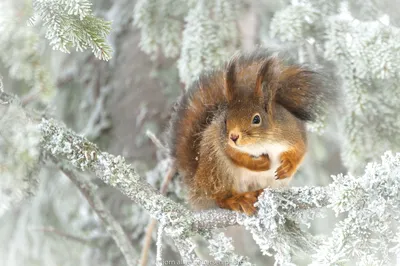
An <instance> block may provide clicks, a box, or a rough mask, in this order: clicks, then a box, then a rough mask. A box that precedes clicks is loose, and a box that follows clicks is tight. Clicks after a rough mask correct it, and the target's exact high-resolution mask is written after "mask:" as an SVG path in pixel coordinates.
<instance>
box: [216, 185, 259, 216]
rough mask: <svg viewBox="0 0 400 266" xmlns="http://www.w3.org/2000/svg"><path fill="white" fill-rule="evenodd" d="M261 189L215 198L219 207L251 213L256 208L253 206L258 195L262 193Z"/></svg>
mask: <svg viewBox="0 0 400 266" xmlns="http://www.w3.org/2000/svg"><path fill="white" fill-rule="evenodd" d="M262 191H263V190H262V189H260V190H256V191H250V192H245V193H240V194H235V195H233V196H230V197H227V198H224V199H220V200H217V205H218V206H219V207H220V208H224V209H230V210H233V211H239V212H244V213H246V214H247V215H249V216H250V215H253V214H255V213H256V211H257V209H256V207H254V203H256V202H257V199H258V196H259V195H260V194H261V193H262Z"/></svg>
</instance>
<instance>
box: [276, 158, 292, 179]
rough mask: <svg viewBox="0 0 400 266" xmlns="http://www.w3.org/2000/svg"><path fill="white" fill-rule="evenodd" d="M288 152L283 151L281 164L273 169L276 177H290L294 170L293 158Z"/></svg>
mask: <svg viewBox="0 0 400 266" xmlns="http://www.w3.org/2000/svg"><path fill="white" fill-rule="evenodd" d="M291 157H292V156H291V155H290V153H283V154H282V155H281V165H280V166H279V167H278V169H276V171H275V178H276V179H284V178H287V177H291V176H293V175H294V173H295V172H296V165H295V164H294V163H293V158H291Z"/></svg>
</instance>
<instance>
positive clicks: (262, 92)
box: [170, 51, 324, 214]
mask: <svg viewBox="0 0 400 266" xmlns="http://www.w3.org/2000/svg"><path fill="white" fill-rule="evenodd" d="M313 73H314V72H312V71H310V70H306V69H304V68H302V67H299V66H288V67H286V66H284V65H283V63H282V62H280V61H279V60H278V59H276V58H272V57H268V56H267V55H266V54H265V53H264V52H260V51H258V52H255V53H252V54H250V55H241V56H236V57H234V58H233V59H232V60H231V61H230V62H228V64H227V66H226V67H225V68H224V69H222V70H216V71H213V72H210V73H205V74H203V75H202V76H200V77H199V79H198V81H197V82H195V83H194V84H193V85H192V86H191V88H190V89H189V90H188V92H187V93H186V94H185V95H183V96H182V97H181V99H180V100H179V101H178V104H177V106H176V110H175V113H174V115H173V117H172V120H171V130H170V136H171V139H172V143H171V145H170V148H171V156H172V157H174V158H175V159H176V164H177V168H178V171H179V173H180V174H181V175H182V176H183V178H184V181H185V183H186V185H187V187H188V188H189V196H190V202H191V203H192V205H193V206H194V207H197V208H208V207H211V206H215V205H216V204H217V205H218V206H220V207H222V208H229V209H233V210H238V211H244V212H246V213H248V214H252V213H254V211H253V210H255V209H254V207H253V204H254V202H255V201H256V199H257V196H258V195H259V193H260V192H259V191H260V189H263V188H258V189H257V190H256V191H249V192H246V193H237V192H235V191H234V189H233V184H234V181H235V178H236V177H235V173H234V171H233V170H232V169H233V166H234V165H236V166H241V167H244V168H248V169H250V170H254V171H265V170H268V169H269V158H268V155H267V154H262V155H261V156H260V157H257V158H254V157H252V156H250V155H249V154H247V153H244V152H240V151H238V150H236V149H233V148H232V147H231V146H232V145H249V144H257V143H259V142H261V141H269V142H271V143H286V144H289V145H290V147H291V148H290V149H289V151H287V152H285V153H284V154H282V156H281V160H282V165H281V166H280V167H279V168H278V169H277V173H276V174H277V177H278V178H285V177H288V176H292V175H293V174H294V172H295V171H296V170H297V167H298V165H299V164H300V162H301V160H302V158H303V156H304V153H305V148H306V134H305V132H304V131H305V127H304V122H305V121H307V120H312V119H314V118H315V116H316V113H317V112H318V111H319V107H318V106H317V105H318V102H317V99H322V98H323V97H322V96H324V91H323V88H322V87H318V88H317V87H315V86H316V84H319V83H318V82H317V81H315V80H314V79H315V78H317V75H316V74H315V75H314V74H313ZM255 114H259V116H260V118H261V123H260V124H257V125H255V124H252V119H253V118H254V115H255ZM232 132H234V133H235V134H236V132H238V134H240V138H239V139H238V140H237V141H236V142H235V144H233V142H232V140H230V139H229V136H230V135H229V134H230V133H232ZM257 191H258V192H257ZM255 195H256V196H255Z"/></svg>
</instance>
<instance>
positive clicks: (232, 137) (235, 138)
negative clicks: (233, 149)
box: [229, 133, 239, 143]
mask: <svg viewBox="0 0 400 266" xmlns="http://www.w3.org/2000/svg"><path fill="white" fill-rule="evenodd" d="M229 137H230V138H231V140H233V142H235V143H236V141H237V140H238V139H239V135H238V134H235V133H231V134H230V136H229Z"/></svg>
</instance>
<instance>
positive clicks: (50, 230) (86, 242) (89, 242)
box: [31, 226, 94, 245]
mask: <svg viewBox="0 0 400 266" xmlns="http://www.w3.org/2000/svg"><path fill="white" fill-rule="evenodd" d="M31 230H33V231H41V232H46V233H52V234H55V235H59V236H61V237H63V238H65V239H69V240H72V241H75V242H79V243H81V244H83V245H93V244H94V243H93V241H92V240H91V239H85V238H82V237H79V236H74V235H71V234H68V233H65V232H63V231H60V230H58V229H56V228H53V227H51V226H50V227H35V228H32V229H31Z"/></svg>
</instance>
